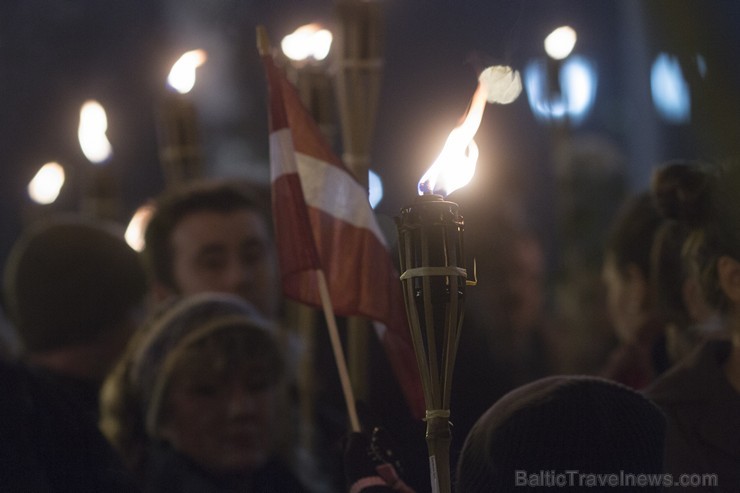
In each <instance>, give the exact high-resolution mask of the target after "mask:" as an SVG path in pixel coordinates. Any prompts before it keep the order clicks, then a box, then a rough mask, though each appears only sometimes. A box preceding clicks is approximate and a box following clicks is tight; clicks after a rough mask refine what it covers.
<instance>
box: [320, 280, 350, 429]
mask: <svg viewBox="0 0 740 493" xmlns="http://www.w3.org/2000/svg"><path fill="white" fill-rule="evenodd" d="M316 274H317V275H318V280H319V295H320V296H321V307H322V308H323V310H324V318H325V319H326V325H327V326H328V328H329V338H330V339H331V348H332V350H333V351H334V359H335V360H336V362H337V369H338V370H339V381H340V383H341V384H342V393H343V394H344V401H345V403H346V404H347V413H348V414H349V422H350V425H351V427H352V431H354V432H360V420H359V419H358V418H357V408H356V407H355V397H354V393H353V392H352V385H351V384H350V380H349V371H347V361H346V360H345V358H344V350H343V349H342V341H341V339H339V330H338V329H337V320H336V318H335V317H334V308H333V307H332V304H331V297H330V296H329V287H328V286H327V284H326V276H325V275H324V271H323V270H321V269H318V270H317V271H316Z"/></svg>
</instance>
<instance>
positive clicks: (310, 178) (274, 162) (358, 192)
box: [270, 128, 388, 248]
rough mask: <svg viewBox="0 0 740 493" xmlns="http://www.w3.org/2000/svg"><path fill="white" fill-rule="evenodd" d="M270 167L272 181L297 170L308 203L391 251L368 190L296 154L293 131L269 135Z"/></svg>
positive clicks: (321, 163) (333, 168) (329, 167)
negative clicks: (364, 232)
mask: <svg viewBox="0 0 740 493" xmlns="http://www.w3.org/2000/svg"><path fill="white" fill-rule="evenodd" d="M270 166H271V180H272V182H275V180H277V179H278V178H279V177H280V176H282V175H285V174H289V173H295V172H296V171H297V172H298V175H299V177H300V181H301V188H302V189H303V196H304V198H305V200H306V204H308V205H309V206H310V207H315V208H317V209H320V210H322V211H324V212H326V213H327V214H330V215H332V216H334V217H336V218H338V219H341V220H342V221H345V222H347V223H349V224H351V225H353V226H356V227H358V228H366V229H368V230H369V231H371V232H372V233H373V234H374V235H375V237H376V238H377V239H378V241H379V242H380V243H381V244H382V245H384V246H385V247H386V248H388V244H387V242H386V240H385V237H384V236H383V233H382V232H381V231H380V227H379V226H378V223H377V221H376V220H375V216H374V213H373V210H372V208H371V207H370V203H369V202H368V198H367V191H365V189H363V188H362V186H360V184H359V183H357V182H356V181H355V180H354V178H352V177H351V176H350V175H348V174H347V172H345V171H344V170H342V169H340V168H338V167H336V166H333V165H331V164H328V163H325V162H324V161H321V160H319V159H316V158H314V157H312V156H308V155H306V154H301V153H299V152H294V150H293V137H292V135H291V133H290V129H288V128H282V129H280V130H277V131H275V132H273V133H271V134H270ZM296 166H297V168H298V169H297V170H296V169H295V167H296Z"/></svg>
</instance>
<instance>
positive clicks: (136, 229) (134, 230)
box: [124, 204, 154, 252]
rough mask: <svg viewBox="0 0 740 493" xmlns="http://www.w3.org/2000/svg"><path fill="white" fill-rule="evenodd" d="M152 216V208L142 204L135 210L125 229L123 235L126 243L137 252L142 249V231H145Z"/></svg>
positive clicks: (149, 205)
mask: <svg viewBox="0 0 740 493" xmlns="http://www.w3.org/2000/svg"><path fill="white" fill-rule="evenodd" d="M152 214H154V206H153V205H151V204H144V205H142V206H141V207H139V208H138V209H136V212H134V215H133V216H132V217H131V220H130V221H129V223H128V226H127V227H126V233H125V234H124V238H125V239H126V243H128V246H130V247H131V248H133V249H134V250H136V251H137V252H140V251H142V250H143V249H144V231H146V226H147V224H149V220H150V219H151V218H152Z"/></svg>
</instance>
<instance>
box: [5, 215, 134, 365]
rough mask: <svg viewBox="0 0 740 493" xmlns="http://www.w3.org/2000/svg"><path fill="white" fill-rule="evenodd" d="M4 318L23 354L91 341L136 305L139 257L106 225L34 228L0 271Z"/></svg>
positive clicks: (74, 220)
mask: <svg viewBox="0 0 740 493" xmlns="http://www.w3.org/2000/svg"><path fill="white" fill-rule="evenodd" d="M4 281H5V282H4V289H5V296H6V299H5V301H6V304H7V308H8V314H9V316H10V318H11V320H12V321H13V323H14V324H15V326H16V328H17V330H18V335H19V337H20V339H21V342H22V343H23V346H24V348H25V350H26V351H32V352H33V351H45V350H50V349H56V348H58V347H63V346H66V345H69V344H76V343H80V342H86V341H91V340H93V339H95V338H96V337H98V336H99V335H100V334H101V333H103V332H105V331H106V330H108V329H112V328H114V327H115V326H116V325H117V324H118V323H119V322H120V321H122V320H123V319H124V317H125V316H126V315H127V313H128V312H129V311H131V310H132V309H134V308H136V307H138V306H139V304H140V303H142V302H143V300H144V296H145V294H146V290H147V285H146V275H145V273H144V269H143V267H142V265H141V263H140V260H139V256H138V254H137V253H136V252H135V251H134V250H133V249H131V248H130V247H129V246H128V245H127V244H126V242H125V240H124V238H123V234H122V231H119V229H118V228H116V227H115V226H114V225H112V224H109V223H102V222H96V221H92V220H87V219H83V218H79V217H76V216H60V217H55V218H53V219H50V220H44V221H42V222H40V223H37V224H34V225H33V226H32V227H30V228H29V229H28V230H26V231H24V232H23V233H22V234H21V236H20V238H18V240H17V241H16V243H15V244H14V246H13V248H12V249H11V252H10V254H9V256H8V260H7V263H6V266H5V280H4Z"/></svg>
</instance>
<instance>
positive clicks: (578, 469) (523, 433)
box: [457, 376, 665, 493]
mask: <svg viewBox="0 0 740 493" xmlns="http://www.w3.org/2000/svg"><path fill="white" fill-rule="evenodd" d="M664 434H665V418H664V416H663V414H662V413H661V412H660V411H659V410H658V408H657V407H656V406H655V405H654V404H653V403H652V402H650V401H649V400H648V399H646V398H645V397H644V396H642V395H640V394H638V393H637V392H635V391H634V390H632V389H629V388H627V387H625V386H623V385H620V384H617V383H614V382H611V381H609V380H604V379H601V378H596V377H585V376H584V377H579V376H569V377H564V376H563V377H561V376H558V377H548V378H544V379H541V380H537V381H535V382H532V383H530V384H528V385H525V386H522V387H519V388H518V389H515V390H513V391H512V392H510V393H508V394H507V395H505V396H504V397H502V398H501V399H500V400H499V401H498V402H496V403H495V404H494V405H493V406H492V407H491V408H489V409H488V411H487V412H486V413H485V414H483V416H481V418H480V419H479V420H478V421H477V423H476V424H475V426H474V427H473V428H472V430H471V431H470V433H469V434H468V437H467V439H466V441H465V445H464V446H463V450H462V453H461V456H460V461H459V463H458V468H457V490H458V491H459V492H461V493H469V492H470V493H472V492H523V491H530V490H532V491H541V490H542V489H547V488H543V486H553V487H554V488H553V489H558V490H559V491H604V490H608V491H612V490H614V491H632V492H638V491H660V488H657V487H655V486H652V487H646V486H644V485H643V486H640V481H644V480H646V478H644V477H643V478H640V477H638V476H639V475H646V474H659V473H662V472H663V439H664ZM569 471H571V472H569ZM572 471H575V472H572ZM598 475H601V476H598ZM603 478H606V480H609V481H614V482H616V484H610V485H609V487H608V488H602V489H599V488H598V486H597V485H594V484H591V483H589V482H590V481H598V480H603ZM595 486H596V487H595ZM620 486H621V487H620Z"/></svg>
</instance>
